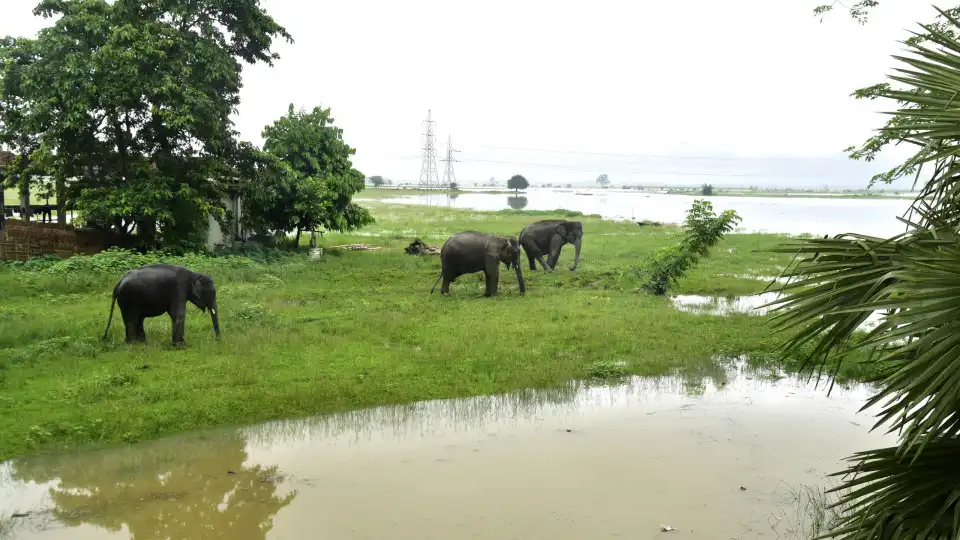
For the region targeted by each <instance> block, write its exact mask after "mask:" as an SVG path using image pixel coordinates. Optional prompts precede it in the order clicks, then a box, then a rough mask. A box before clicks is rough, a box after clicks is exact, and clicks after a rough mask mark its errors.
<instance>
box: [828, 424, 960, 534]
mask: <svg viewBox="0 0 960 540" xmlns="http://www.w3.org/2000/svg"><path fill="white" fill-rule="evenodd" d="M958 454H960V439H957V438H939V439H934V440H932V441H930V443H929V444H928V445H927V449H926V451H925V452H924V453H923V456H922V457H921V458H920V459H918V460H917V461H915V462H913V463H907V462H906V460H904V459H903V458H902V457H901V456H900V455H899V453H898V449H897V448H881V449H878V450H869V451H866V452H858V453H856V454H854V455H853V456H851V457H850V458H848V461H849V462H852V463H851V465H850V466H849V467H848V468H847V469H846V470H844V471H841V472H839V473H835V474H834V475H832V476H846V477H848V478H846V479H845V480H844V481H843V482H842V483H841V484H840V485H838V486H837V487H836V488H834V489H832V490H830V492H837V493H840V494H841V495H840V497H839V500H838V501H837V502H836V503H834V504H833V505H831V508H836V509H839V512H838V514H839V516H840V517H839V519H838V520H837V521H836V523H834V527H833V529H831V530H830V531H829V532H828V533H826V534H823V535H821V536H818V537H817V539H820V538H839V539H841V540H866V539H884V540H885V539H891V540H892V539H900V538H903V539H908V538H911V539H912V538H927V539H938V538H944V539H945V538H955V537H956V536H955V534H954V531H956V530H957V529H958V527H957V520H958V517H960V507H958V502H960V469H958V468H957V467H956V456H957V455H958Z"/></svg>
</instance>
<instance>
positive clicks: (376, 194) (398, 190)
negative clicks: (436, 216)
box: [356, 186, 916, 200]
mask: <svg viewBox="0 0 960 540" xmlns="http://www.w3.org/2000/svg"><path fill="white" fill-rule="evenodd" d="M534 189H550V190H558V191H562V192H569V193H576V192H584V193H589V194H590V195H601V194H603V193H604V192H608V191H610V190H607V189H598V188H594V187H573V188H568V187H538V186H535V187H534ZM611 189H616V191H612V193H623V192H627V193H642V194H657V195H686V196H688V197H703V198H706V199H710V198H713V197H760V198H770V199H787V198H795V199H880V200H884V199H892V200H913V199H915V198H916V194H911V193H909V192H887V193H890V194H889V195H885V194H882V193H878V192H876V191H874V192H869V191H866V190H859V191H822V192H810V191H791V190H778V191H760V190H744V189H729V190H727V189H715V190H714V192H713V194H712V195H703V194H702V193H701V192H700V190H699V189H677V188H667V189H665V190H664V189H657V188H650V189H634V188H611ZM533 193H536V192H535V191H534V192H533ZM533 193H531V192H530V191H523V190H521V191H520V192H519V193H517V195H519V196H521V197H523V196H531V195H532V194H533ZM463 194H482V195H507V196H515V195H514V192H513V191H507V190H505V189H492V188H486V189H484V188H468V189H457V190H453V191H451V190H445V189H423V188H420V187H416V186H409V187H407V186H396V187H387V188H384V187H367V188H365V189H364V190H363V191H361V192H359V193H357V194H356V198H358V199H384V198H388V197H393V196H399V197H402V196H414V195H463Z"/></svg>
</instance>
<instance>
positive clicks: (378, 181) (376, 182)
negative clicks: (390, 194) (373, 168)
mask: <svg viewBox="0 0 960 540" xmlns="http://www.w3.org/2000/svg"><path fill="white" fill-rule="evenodd" d="M370 183H371V184H373V187H380V186H382V185H384V184H386V183H387V181H386V180H384V179H383V177H382V176H371V177H370Z"/></svg>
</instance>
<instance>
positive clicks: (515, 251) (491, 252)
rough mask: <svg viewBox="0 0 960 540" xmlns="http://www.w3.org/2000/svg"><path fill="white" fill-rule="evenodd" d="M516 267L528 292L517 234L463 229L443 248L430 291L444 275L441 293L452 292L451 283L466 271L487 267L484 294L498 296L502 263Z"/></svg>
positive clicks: (524, 289) (522, 289)
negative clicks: (437, 272) (515, 235)
mask: <svg viewBox="0 0 960 540" xmlns="http://www.w3.org/2000/svg"><path fill="white" fill-rule="evenodd" d="M500 263H503V264H504V266H506V267H507V269H510V268H511V267H513V269H514V270H515V271H516V274H517V283H519V284H520V294H523V293H524V292H526V290H527V289H526V285H525V284H524V282H523V272H522V271H521V270H520V243H519V242H518V241H517V239H516V238H513V237H507V236H497V235H495V234H486V233H482V232H478V231H463V232H459V233H457V234H455V235H453V236H451V237H450V238H449V239H447V241H446V242H444V243H443V247H441V248H440V275H439V276H437V281H435V282H434V283H433V287H432V288H431V289H430V294H433V290H434V289H436V288H437V283H439V282H440V280H441V279H443V285H441V286H440V294H444V295H446V294H450V284H451V283H453V282H454V281H456V279H457V278H458V277H460V276H462V275H464V274H472V273H474V272H480V271H483V273H484V275H485V276H486V282H487V285H486V291H485V292H484V294H483V295H484V296H496V295H497V289H498V287H499V284H500V266H499V264H500Z"/></svg>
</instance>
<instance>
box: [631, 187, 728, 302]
mask: <svg viewBox="0 0 960 540" xmlns="http://www.w3.org/2000/svg"><path fill="white" fill-rule="evenodd" d="M740 220H741V218H740V216H739V215H738V214H737V212H736V211H735V210H724V211H723V212H721V213H720V215H719V216H718V215H716V214H714V212H713V205H712V204H711V203H710V202H709V201H705V200H702V199H697V200H695V201H693V205H692V206H691V207H690V209H689V210H687V217H686V220H685V221H684V235H683V239H682V240H681V241H680V242H679V243H677V244H675V245H672V246H667V247H663V248H660V249H659V250H657V251H656V253H654V255H653V256H652V257H651V258H650V259H649V260H647V261H646V263H645V264H644V265H643V267H641V268H635V269H634V271H635V272H637V273H639V274H641V275H645V276H646V283H645V284H644V285H643V288H644V290H646V291H647V292H649V293H651V294H657V295H663V294H666V293H667V290H668V289H669V288H670V284H671V283H675V282H676V281H677V280H679V279H680V278H682V277H683V276H684V275H685V274H686V273H687V271H688V270H689V269H690V268H691V267H693V265H695V264H696V263H697V262H698V261H699V260H700V259H701V258H702V257H706V256H707V255H708V254H709V253H710V248H712V247H713V246H715V245H716V244H717V242H719V241H720V240H721V239H722V238H723V235H724V234H726V233H727V232H729V231H731V230H733V228H734V227H735V226H736V224H737V223H739V222H740Z"/></svg>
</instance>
